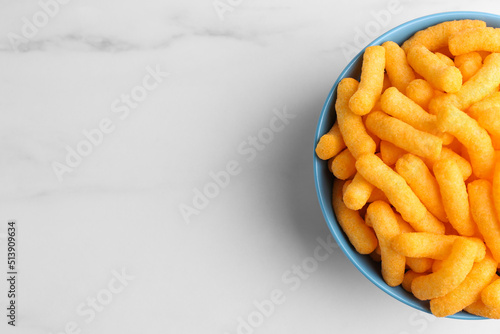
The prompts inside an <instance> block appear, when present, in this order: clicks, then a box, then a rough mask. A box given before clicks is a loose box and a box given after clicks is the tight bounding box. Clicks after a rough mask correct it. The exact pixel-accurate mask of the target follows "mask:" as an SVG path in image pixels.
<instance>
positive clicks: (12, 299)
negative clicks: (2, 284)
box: [7, 221, 18, 326]
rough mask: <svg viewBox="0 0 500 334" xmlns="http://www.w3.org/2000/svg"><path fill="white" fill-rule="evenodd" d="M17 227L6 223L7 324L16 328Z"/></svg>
mask: <svg viewBox="0 0 500 334" xmlns="http://www.w3.org/2000/svg"><path fill="white" fill-rule="evenodd" d="M17 273H18V272H17V225H16V222H15V221H9V222H8V223H7V282H8V291H7V301H8V306H7V323H8V324H9V325H11V326H16V312H17V311H16V308H17V305H16V302H17V299H16V294H17V291H16V288H17Z"/></svg>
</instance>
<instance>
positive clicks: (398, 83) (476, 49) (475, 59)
mask: <svg viewBox="0 0 500 334" xmlns="http://www.w3.org/2000/svg"><path fill="white" fill-rule="evenodd" d="M499 87H500V29H497V28H490V27H486V23H485V22H483V21H480V20H458V21H449V22H443V23H440V24H437V25H435V26H432V27H429V28H427V29H424V30H422V31H419V32H417V33H416V34H414V35H413V36H412V37H411V38H409V39H408V40H407V41H405V42H404V43H403V44H402V45H401V46H399V45H398V44H396V43H394V42H391V41H388V42H385V43H383V45H382V46H370V47H368V48H366V50H365V54H364V56H363V64H362V69H361V77H360V81H359V82H358V81H357V80H356V79H355V78H345V79H343V80H342V81H341V82H340V83H339V85H338V87H337V101H336V104H335V107H336V113H337V122H336V123H335V124H334V125H333V127H332V128H331V129H330V131H329V132H328V133H327V134H325V135H324V136H322V137H321V139H320V140H319V142H318V144H317V147H316V153H317V155H318V157H319V158H320V159H323V160H328V167H329V169H330V171H331V172H332V173H333V175H334V176H335V177H336V178H337V179H336V180H335V181H334V187H333V201H332V204H333V209H334V211H335V214H336V216H337V220H338V222H339V224H340V226H341V227H342V229H343V230H344V232H345V234H346V235H347V237H348V239H349V240H350V242H351V243H352V245H353V246H354V248H355V249H356V250H357V251H358V252H359V253H361V254H366V255H368V256H370V257H371V258H372V259H373V260H374V261H376V262H380V267H381V275H382V277H383V279H384V280H385V281H386V283H387V284H388V285H389V286H398V285H401V286H402V288H403V289H405V290H406V291H408V292H410V293H412V294H413V295H414V296H415V297H416V298H418V299H421V300H429V301H430V311H431V312H432V313H433V314H434V315H436V316H437V317H445V316H448V315H452V314H455V313H457V312H460V311H462V310H463V311H465V312H469V313H471V314H476V315H480V316H484V317H488V318H494V319H500V279H498V278H500V277H499V276H498V274H497V270H498V269H499V268H500V265H499V263H500V151H499V152H495V149H499V150H500V92H499ZM325 163H326V162H325ZM340 179H341V180H340ZM344 180H345V181H344Z"/></svg>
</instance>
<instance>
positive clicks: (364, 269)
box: [314, 12, 500, 320]
mask: <svg viewBox="0 0 500 334" xmlns="http://www.w3.org/2000/svg"><path fill="white" fill-rule="evenodd" d="M461 19H475V20H483V21H485V22H486V24H487V25H488V26H491V27H500V15H494V14H489V13H481V12H446V13H439V14H433V15H429V16H424V17H421V18H418V19H415V20H412V21H409V22H406V23H404V24H402V25H400V26H398V27H396V28H394V29H391V30H390V31H388V32H386V33H385V34H383V35H382V36H380V37H378V38H377V39H375V40H374V41H373V42H371V43H370V44H368V45H367V46H372V45H381V44H382V43H384V42H386V41H393V42H396V43H398V44H401V43H403V42H404V41H405V40H407V39H408V38H410V37H411V36H412V35H413V34H415V33H416V32H417V31H419V30H422V29H425V28H427V27H429V26H432V25H435V24H438V23H441V22H444V21H451V20H461ZM363 52H364V50H363V51H361V52H360V53H358V55H357V56H356V57H354V59H353V60H352V61H351V62H350V63H349V65H347V67H346V68H345V69H344V70H343V71H342V73H341V74H340V76H339V77H338V79H337V81H336V82H335V84H334V85H333V88H332V89H331V91H330V93H329V94H328V98H327V99H326V102H325V105H324V106H323V110H322V111H321V115H320V117H319V121H318V126H317V128H316V135H315V141H314V143H315V146H316V143H317V142H318V141H319V138H320V137H321V136H322V135H323V134H325V133H327V132H328V130H330V128H331V127H332V126H333V124H334V123H335V119H336V115H335V100H336V96H337V85H338V83H339V82H340V80H342V79H343V78H348V77H351V78H358V79H359V75H360V73H361V62H362V57H363ZM333 179H334V177H333V175H332V173H331V172H330V171H329V170H328V166H327V164H326V162H325V161H323V160H321V159H319V158H318V157H317V156H316V154H315V153H314V180H315V184H316V192H317V195H318V199H319V203H320V206H321V210H322V211H323V216H324V217H325V220H326V223H327V224H328V227H329V228H330V231H331V233H332V235H333V237H334V238H335V240H336V242H337V244H338V245H339V247H340V248H341V249H342V251H343V252H344V254H345V255H346V256H347V257H348V258H349V260H351V262H352V263H353V264H354V265H355V266H356V268H358V270H359V271H360V272H361V273H362V274H363V275H365V277H367V278H368V279H369V280H370V281H371V282H372V283H373V284H375V285H376V286H378V287H379V288H380V289H382V290H383V291H385V292H386V293H387V294H389V295H390V296H392V297H394V298H396V299H397V300H399V301H401V302H403V303H405V304H406V305H409V306H411V307H413V308H415V309H417V310H420V311H423V312H426V313H431V312H430V308H429V302H428V301H421V300H418V299H417V298H415V297H414V296H413V295H412V294H411V293H408V292H406V291H405V290H404V289H403V288H402V287H401V286H398V287H390V286H388V285H387V284H386V283H385V282H384V279H383V278H382V275H381V272H380V265H379V264H378V263H376V262H374V261H373V260H372V259H371V258H370V257H369V256H367V255H361V254H359V253H358V252H356V250H355V249H354V247H353V246H352V245H351V244H350V242H349V239H347V237H346V235H345V234H344V232H343V231H342V228H341V227H340V226H339V224H338V222H337V219H336V218H335V213H334V212H333V208H332V186H333ZM373 302H374V303H376V301H373ZM448 318H454V319H466V320H473V319H484V318H483V317H479V316H475V315H472V314H469V313H467V312H459V313H456V314H454V315H451V316H449V317H448Z"/></svg>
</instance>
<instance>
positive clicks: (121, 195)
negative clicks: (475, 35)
mask: <svg viewBox="0 0 500 334" xmlns="http://www.w3.org/2000/svg"><path fill="white" fill-rule="evenodd" d="M0 8H1V10H0V32H1V33H0V91H1V92H2V94H1V98H0V152H2V159H1V161H0V197H1V205H0V248H1V251H0V262H1V263H2V266H1V268H2V273H1V275H2V276H1V277H4V275H6V271H7V269H6V259H7V254H6V253H7V246H6V241H7V240H6V233H7V223H8V221H9V220H15V221H16V223H17V236H18V254H17V257H18V264H17V268H16V270H18V276H17V284H18V285H17V293H18V296H17V304H16V305H17V313H16V314H17V319H16V325H17V326H16V327H17V328H15V329H13V328H12V327H11V326H8V325H7V324H6V323H7V318H6V312H7V311H6V307H7V302H8V298H7V291H8V289H9V287H8V284H7V281H6V280H5V279H2V280H1V281H2V282H3V283H2V284H1V285H0V296H1V297H0V301H1V302H0V303H1V305H2V309H3V310H4V311H2V314H1V316H2V317H1V318H2V319H3V320H2V322H1V325H0V327H1V328H2V329H1V330H0V332H1V333H53V334H55V333H93V334H99V333H178V334H180V333H206V334H212V333H214V334H215V333H219V334H223V333H230V334H233V333H247V334H249V333H334V332H335V333H340V332H342V333H361V332H364V331H366V326H367V325H368V326H369V328H370V332H371V333H398V334H403V333H405V334H414V333H443V332H450V333H451V332H453V333H470V332H471V331H472V330H474V331H476V332H480V331H481V332H483V333H491V332H493V330H494V329H496V328H498V327H499V326H500V325H499V324H498V322H496V321H488V320H485V321H469V322H467V321H460V320H449V319H438V320H436V319H435V318H433V317H432V316H429V315H427V314H424V313H422V312H419V311H416V310H414V309H412V308H410V307H408V306H405V305H403V304H401V303H400V302H398V301H396V300H395V299H393V298H391V297H389V296H388V295H386V294H385V293H383V292H382V291H380V290H378V289H377V288H375V287H374V286H373V285H372V284H371V283H370V282H369V281H368V280H367V279H366V278H364V277H363V276H362V275H361V274H360V273H359V272H358V271H357V270H356V269H355V268H354V267H353V266H352V265H351V264H350V262H349V261H348V260H347V258H346V257H345V256H344V254H343V253H342V252H341V251H340V250H339V249H338V248H337V247H336V245H335V244H332V243H331V239H329V238H331V237H329V231H328V229H327V227H326V224H325V222H324V220H323V217H322V215H321V213H320V210H319V205H318V202H317V199H316V193H315V189H314V184H313V175H312V154H313V136H314V131H315V127H316V122H317V119H318V117H319V113H320V111H321V107H322V105H323V103H324V100H325V98H326V96H327V94H328V92H329V90H330V88H331V85H332V84H333V82H334V81H335V79H336V76H337V75H338V74H339V73H340V71H341V70H342V68H343V67H344V66H345V65H346V64H347V62H348V60H349V58H350V57H352V55H353V54H354V53H356V52H358V51H359V50H361V49H362V47H363V46H364V44H365V43H366V42H367V40H366V39H367V38H369V39H371V38H372V37H375V36H376V35H379V34H381V33H383V32H385V31H387V30H389V29H391V28H393V27H395V26H397V25H399V24H401V23H403V22H405V21H408V20H410V19H413V18H416V17H419V16H423V15H427V14H430V13H435V12H441V11H451V10H475V11H487V12H492V13H500V4H499V3H498V2H495V1H486V0H479V1H475V2H470V1H461V0H454V1H429V0H421V1H409V0H392V1H377V2H372V1H368V0H364V1H345V0H339V1H331V2H327V1H319V0H316V1H297V0H295V1H282V0H279V1H278V0H274V1H244V0H220V1H213V0H209V1H189V2H188V1H160V0H149V1H137V0H136V1H134V0H122V1H113V0H100V1H97V0H87V1H83V0H72V1H68V0H65V1H63V0H45V1H44V0H40V1H2V3H1V5H0Z"/></svg>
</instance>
